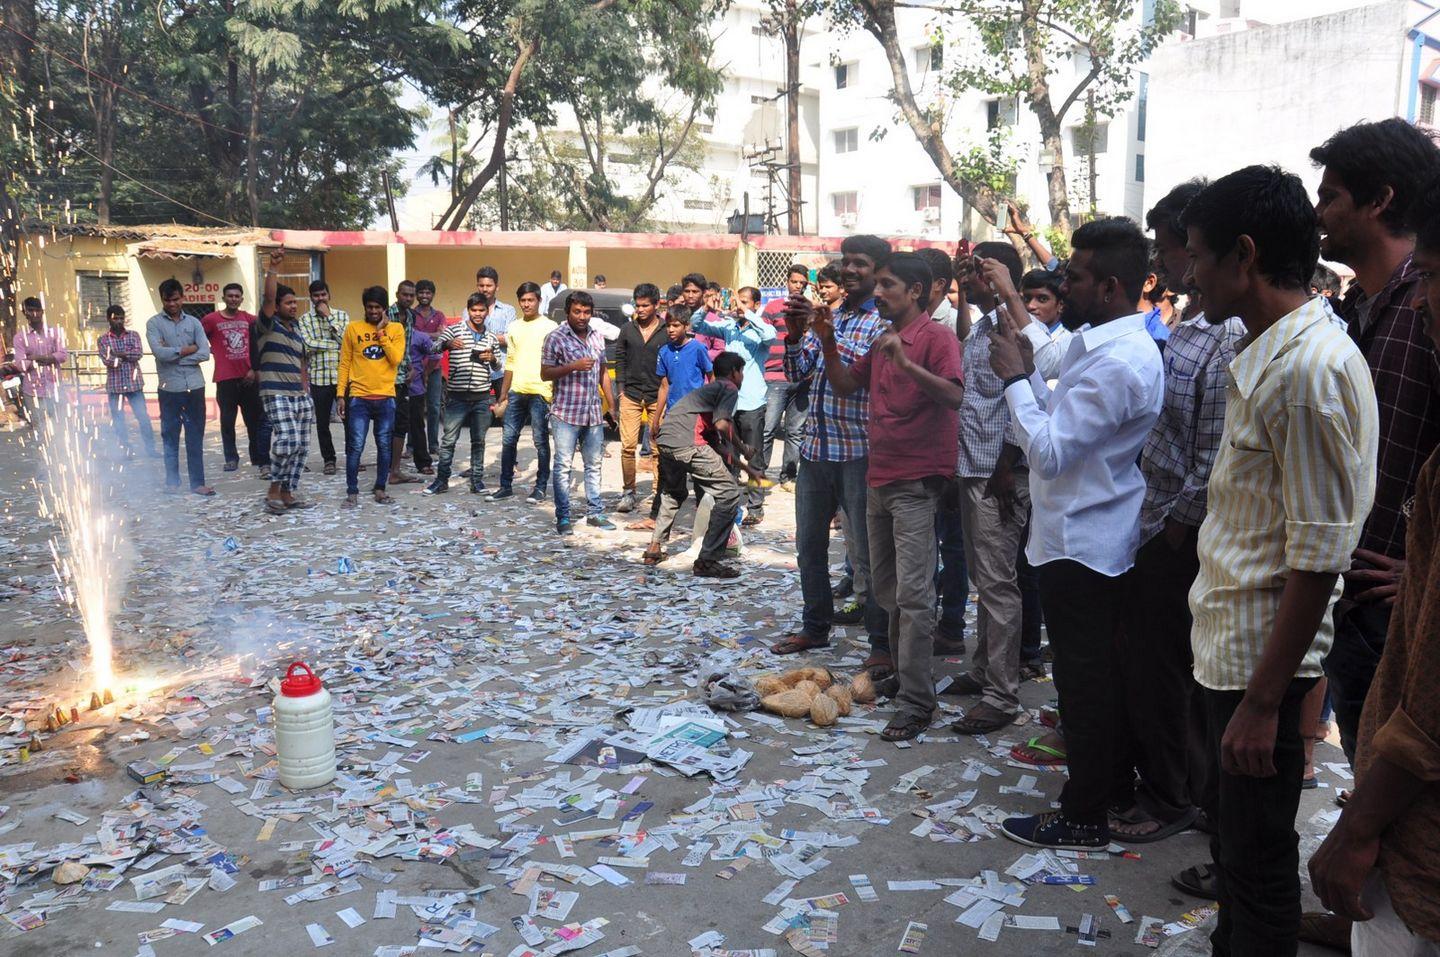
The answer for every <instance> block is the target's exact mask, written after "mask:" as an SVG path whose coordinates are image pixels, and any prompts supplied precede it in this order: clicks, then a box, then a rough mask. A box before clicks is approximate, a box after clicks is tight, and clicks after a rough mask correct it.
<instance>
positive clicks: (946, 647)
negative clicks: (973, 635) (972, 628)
mask: <svg viewBox="0 0 1440 957" xmlns="http://www.w3.org/2000/svg"><path fill="white" fill-rule="evenodd" d="M935 654H937V655H940V656H941V657H943V658H958V657H961V656H963V655H964V654H965V638H964V637H963V636H962V637H960V638H948V637H946V636H945V635H936V636H935Z"/></svg>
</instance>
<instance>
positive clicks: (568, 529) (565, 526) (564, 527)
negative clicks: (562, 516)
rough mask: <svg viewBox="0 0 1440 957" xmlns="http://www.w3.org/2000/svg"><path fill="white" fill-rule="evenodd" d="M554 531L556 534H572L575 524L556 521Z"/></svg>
mask: <svg viewBox="0 0 1440 957" xmlns="http://www.w3.org/2000/svg"><path fill="white" fill-rule="evenodd" d="M555 533H556V534H557V535H574V534H575V526H574V525H573V524H571V523H570V522H556V523H555Z"/></svg>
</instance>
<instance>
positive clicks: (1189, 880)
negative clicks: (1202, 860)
mask: <svg viewBox="0 0 1440 957" xmlns="http://www.w3.org/2000/svg"><path fill="white" fill-rule="evenodd" d="M1170 883H1171V885H1172V886H1174V887H1175V888H1176V889H1177V890H1182V891H1184V892H1185V893H1187V894H1189V895H1190V896H1191V897H1200V898H1203V899H1205V900H1207V901H1214V900H1219V899H1220V891H1219V889H1218V888H1217V887H1216V886H1215V871H1214V869H1213V868H1211V866H1210V865H1209V864H1196V865H1195V866H1194V867H1187V868H1185V869H1184V870H1183V871H1181V872H1180V873H1179V874H1176V875H1175V876H1174V877H1172V878H1170Z"/></svg>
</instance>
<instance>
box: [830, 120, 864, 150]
mask: <svg viewBox="0 0 1440 957" xmlns="http://www.w3.org/2000/svg"><path fill="white" fill-rule="evenodd" d="M859 148H860V131H859V130H858V129H856V128H855V127H853V126H852V127H850V128H849V129H848V130H836V131H835V152H837V153H853V152H855V151H856V150H858V149H859Z"/></svg>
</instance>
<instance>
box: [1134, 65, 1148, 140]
mask: <svg viewBox="0 0 1440 957" xmlns="http://www.w3.org/2000/svg"><path fill="white" fill-rule="evenodd" d="M1135 104H1136V105H1135V138H1136V139H1137V140H1139V141H1140V142H1142V143H1143V142H1145V119H1146V113H1147V112H1148V111H1149V106H1150V74H1148V73H1142V74H1140V94H1139V96H1137V97H1136V98H1135Z"/></svg>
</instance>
